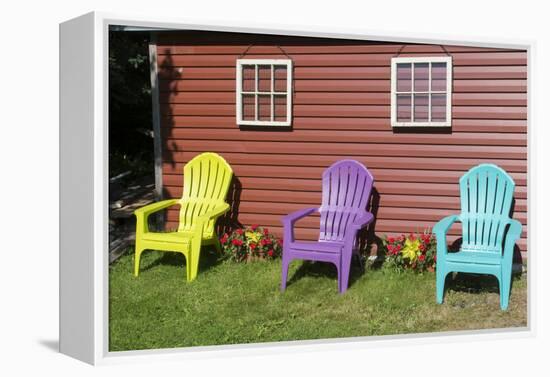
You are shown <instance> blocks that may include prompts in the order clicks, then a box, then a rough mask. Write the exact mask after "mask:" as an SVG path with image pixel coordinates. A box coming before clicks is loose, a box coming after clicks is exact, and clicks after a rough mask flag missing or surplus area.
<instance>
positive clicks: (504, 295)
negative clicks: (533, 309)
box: [498, 265, 512, 310]
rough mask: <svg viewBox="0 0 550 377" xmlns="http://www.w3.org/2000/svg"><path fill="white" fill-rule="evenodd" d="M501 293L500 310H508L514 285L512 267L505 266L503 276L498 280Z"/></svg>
mask: <svg viewBox="0 0 550 377" xmlns="http://www.w3.org/2000/svg"><path fill="white" fill-rule="evenodd" d="M498 283H499V284H498V285H499V293H500V309H502V310H507V309H508V302H509V300H510V287H511V285H512V266H511V265H510V266H503V267H502V272H501V276H500V278H499V279H498Z"/></svg>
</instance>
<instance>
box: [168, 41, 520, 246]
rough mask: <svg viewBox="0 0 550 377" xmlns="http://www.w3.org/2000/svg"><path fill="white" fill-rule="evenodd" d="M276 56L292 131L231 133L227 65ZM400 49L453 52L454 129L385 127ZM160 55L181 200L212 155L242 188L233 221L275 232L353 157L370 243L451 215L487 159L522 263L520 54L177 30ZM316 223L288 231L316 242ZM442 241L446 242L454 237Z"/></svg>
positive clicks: (171, 158)
mask: <svg viewBox="0 0 550 377" xmlns="http://www.w3.org/2000/svg"><path fill="white" fill-rule="evenodd" d="M277 46H280V48H279V47H277ZM247 48H249V49H248V52H247V54H246V55H245V56H240V55H241V54H242V53H243V52H244V51H245V50H246V49H247ZM281 49H282V50H284V52H285V53H286V54H288V55H289V56H290V58H291V59H292V61H293V64H294V71H293V78H294V83H293V88H294V95H293V109H292V112H293V119H292V124H293V127H292V130H288V129H286V130H281V129H275V130H272V129H269V128H264V129H262V130H251V129H246V130H244V129H239V127H238V126H237V125H236V122H235V97H236V96H235V86H236V83H235V65H236V59H237V58H239V57H241V58H267V59H273V58H287V56H285V54H284V53H283V51H281ZM399 51H401V53H400V55H399V56H446V52H445V51H447V52H448V53H449V54H450V55H452V57H453V95H452V116H453V119H452V132H449V133H446V132H444V131H443V132H412V133H411V132H398V131H394V130H392V128H391V125H390V61H391V58H392V57H394V56H396V54H397V53H398V52H399ZM157 52H158V56H159V59H158V63H159V78H160V90H161V93H160V100H161V115H162V137H163V154H164V156H163V161H164V164H163V182H164V187H165V193H166V194H167V196H169V197H177V196H180V195H181V192H182V182H183V178H182V170H183V165H184V164H185V163H186V162H187V161H189V160H190V159H191V158H192V157H193V156H195V155H196V154H198V153H201V152H204V151H214V152H217V153H220V154H221V155H223V156H224V157H225V158H226V159H227V161H228V162H229V163H230V164H231V166H232V167H233V169H234V171H235V175H236V176H237V177H238V179H239V181H240V184H241V186H242V191H241V192H240V198H239V206H238V220H239V221H240V222H241V223H243V224H245V225H250V224H252V223H257V224H261V225H265V226H268V227H270V228H271V229H273V230H274V231H276V232H277V233H279V234H281V223H280V218H281V216H283V215H286V214H287V213H289V212H291V211H294V210H297V209H299V208H303V207H304V206H316V205H318V204H319V203H320V189H321V173H322V171H323V169H325V168H326V167H327V166H329V165H330V164H331V163H333V162H335V161H337V160H339V159H342V158H354V159H357V160H359V161H361V162H363V163H364V164H365V165H366V166H367V167H368V168H369V170H370V171H371V172H372V173H373V175H374V177H375V188H376V190H377V191H378V194H379V207H378V209H377V221H376V228H375V231H376V234H377V235H378V236H380V235H382V234H384V233H386V234H399V233H402V232H410V231H422V230H424V229H425V228H431V227H432V226H433V224H434V223H435V222H436V221H438V220H439V219H441V218H442V217H444V216H446V215H448V214H451V213H454V212H457V211H458V210H459V190H458V179H459V177H460V176H461V175H462V174H463V173H464V172H465V171H466V170H468V169H469V168H470V167H472V166H474V165H476V164H478V163H481V162H492V163H496V164H498V165H499V166H501V167H503V168H504V169H506V170H507V171H508V172H509V173H510V174H511V175H512V177H513V178H514V180H515V182H516V192H515V199H516V200H515V212H514V217H515V218H516V219H518V220H519V221H521V222H522V224H523V225H524V231H523V234H522V238H521V240H520V241H519V242H518V246H519V247H520V249H521V251H522V253H525V251H526V248H527V240H526V237H527V54H526V51H521V50H507V49H489V48H478V47H463V46H444V48H443V47H442V46H438V45H406V46H403V45H402V44H400V43H380V42H370V41H349V40H331V39H315V38H301V37H284V36H262V35H252V34H231V33H213V32H178V33H165V34H161V35H160V37H159V42H158V48H157ZM436 131H437V130H436ZM175 221H177V210H176V209H174V210H171V211H169V212H168V226H169V227H174V226H175ZM318 221H319V220H318V218H316V217H312V218H310V219H306V220H303V221H301V222H299V223H298V225H299V229H298V231H297V235H298V236H299V237H304V238H310V239H313V238H316V237H317V227H318ZM451 234H452V236H451V237H450V240H452V239H455V238H456V237H457V236H458V235H459V234H460V231H459V227H458V226H455V227H453V228H452V230H451Z"/></svg>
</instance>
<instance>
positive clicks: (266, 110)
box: [237, 59, 292, 125]
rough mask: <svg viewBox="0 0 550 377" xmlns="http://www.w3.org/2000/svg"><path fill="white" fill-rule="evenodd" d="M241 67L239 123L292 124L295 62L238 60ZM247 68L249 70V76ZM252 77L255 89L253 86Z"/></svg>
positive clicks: (239, 79)
mask: <svg viewBox="0 0 550 377" xmlns="http://www.w3.org/2000/svg"><path fill="white" fill-rule="evenodd" d="M237 65H238V67H237V73H238V77H237V79H238V83H237V101H238V104H237V123H238V124H249V125H254V124H258V125H290V116H291V115H290V114H291V110H290V106H291V102H290V98H289V97H290V91H291V89H290V84H291V82H292V81H291V80H292V76H291V73H292V68H291V67H292V65H291V61H289V60H269V59H265V60H260V59H257V60H246V59H245V60H240V61H238V62H237ZM245 69H246V70H249V71H248V72H247V73H248V74H245ZM252 74H253V75H254V78H253V87H251V85H250V84H252V82H251V81H252V77H251V76H252ZM268 76H269V77H268ZM247 80H248V81H247ZM247 82H248V83H250V84H247ZM245 88H246V89H247V90H245ZM251 89H252V90H251ZM247 97H249V100H248V101H247V100H246V99H247ZM250 100H253V101H254V103H251V102H252V101H250ZM247 104H248V105H247ZM251 105H253V108H254V110H253V112H252V106H251ZM246 106H248V107H246Z"/></svg>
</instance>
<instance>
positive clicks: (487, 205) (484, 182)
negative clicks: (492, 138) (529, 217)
mask: <svg viewBox="0 0 550 377" xmlns="http://www.w3.org/2000/svg"><path fill="white" fill-rule="evenodd" d="M514 187H515V183H514V181H513V180H512V177H510V176H509V175H508V174H507V173H506V172H505V171H504V170H503V169H501V168H500V167H498V166H496V165H493V164H481V165H478V166H476V167H474V168H472V169H470V170H469V171H468V172H467V173H466V174H464V175H463V176H462V178H460V203H461V213H460V215H451V216H448V217H445V218H444V219H442V220H441V221H439V222H438V223H437V224H436V225H435V226H434V228H433V232H434V233H435V235H436V237H437V266H436V296H437V303H439V304H441V303H442V302H443V294H444V290H445V278H446V276H447V274H448V273H449V272H466V273H478V274H489V275H494V276H496V278H497V279H498V282H499V291H500V308H501V309H502V310H506V309H507V308H508V299H509V297H510V286H511V282H512V256H513V252H514V245H515V242H516V240H517V239H518V238H519V236H520V234H521V223H520V222H519V221H517V220H514V219H512V218H510V209H511V206H512V197H513V195H514ZM455 221H460V222H462V246H461V248H460V250H459V251H458V252H455V253H448V252H447V242H446V235H447V232H448V230H449V228H450V227H451V225H452V224H453V223H454V222H455Z"/></svg>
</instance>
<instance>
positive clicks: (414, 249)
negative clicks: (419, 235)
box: [401, 238, 420, 262]
mask: <svg viewBox="0 0 550 377" xmlns="http://www.w3.org/2000/svg"><path fill="white" fill-rule="evenodd" d="M419 247H420V240H419V239H415V240H411V239H409V238H407V240H406V241H405V247H403V249H402V250H401V254H403V257H404V258H408V259H409V260H410V261H411V262H414V261H415V260H416V256H417V253H418V252H419V251H420V249H419Z"/></svg>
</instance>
